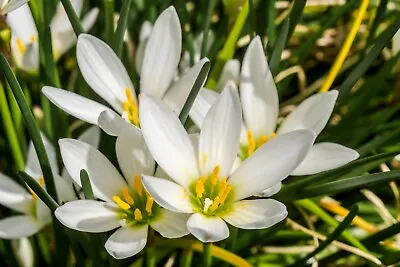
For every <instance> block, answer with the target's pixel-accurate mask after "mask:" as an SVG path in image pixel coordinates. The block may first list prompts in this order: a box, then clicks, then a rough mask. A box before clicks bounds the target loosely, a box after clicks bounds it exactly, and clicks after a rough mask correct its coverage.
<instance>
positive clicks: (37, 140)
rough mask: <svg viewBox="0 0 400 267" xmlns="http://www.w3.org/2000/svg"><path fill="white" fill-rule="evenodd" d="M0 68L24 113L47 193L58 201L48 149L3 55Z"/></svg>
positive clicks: (0, 59) (0, 57)
mask: <svg viewBox="0 0 400 267" xmlns="http://www.w3.org/2000/svg"><path fill="white" fill-rule="evenodd" d="M0 68H1V70H2V72H3V74H4V76H5V77H6V78H7V80H8V83H9V84H10V87H11V89H12V91H13V93H14V96H15V99H16V100H17V103H18V106H19V108H20V110H21V112H22V116H23V118H24V121H25V124H26V127H27V128H28V131H29V134H30V136H31V139H32V142H33V145H34V146H35V149H36V153H37V155H38V158H39V163H40V168H41V169H42V172H43V177H44V180H45V183H46V188H47V191H48V192H49V194H50V196H51V197H52V198H53V199H55V200H56V201H57V192H56V187H55V184H54V178H53V172H52V171H51V167H50V161H49V158H48V156H47V152H46V149H45V148H44V144H43V140H42V137H41V136H40V131H39V127H38V125H37V123H36V121H35V118H34V117H33V114H32V112H31V110H30V109H29V106H28V103H27V102H26V99H25V96H24V94H23V92H22V89H21V86H20V85H19V83H18V81H17V78H16V77H15V75H14V73H13V72H12V70H11V67H10V65H9V64H8V62H7V60H6V58H5V57H4V55H3V54H1V56H0Z"/></svg>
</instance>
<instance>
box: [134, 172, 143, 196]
mask: <svg viewBox="0 0 400 267" xmlns="http://www.w3.org/2000/svg"><path fill="white" fill-rule="evenodd" d="M133 183H134V186H135V190H136V192H137V193H138V195H139V196H142V192H143V187H142V181H141V179H140V175H135V176H134V177H133Z"/></svg>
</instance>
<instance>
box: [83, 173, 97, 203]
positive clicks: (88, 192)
mask: <svg viewBox="0 0 400 267" xmlns="http://www.w3.org/2000/svg"><path fill="white" fill-rule="evenodd" d="M80 176H81V184H82V188H83V193H84V194H85V198H86V199H95V197H94V195H93V190H92V185H91V183H90V179H89V175H88V173H87V171H86V170H84V169H82V170H81V172H80Z"/></svg>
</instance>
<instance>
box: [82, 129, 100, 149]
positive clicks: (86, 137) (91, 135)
mask: <svg viewBox="0 0 400 267" xmlns="http://www.w3.org/2000/svg"><path fill="white" fill-rule="evenodd" d="M100 134H101V132H100V128H99V127H97V126H90V127H89V128H87V129H86V130H85V131H84V132H83V133H82V134H81V135H80V136H78V140H79V141H82V142H85V143H86V144H89V145H91V146H92V147H95V148H98V147H99V143H100Z"/></svg>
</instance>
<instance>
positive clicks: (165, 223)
mask: <svg viewBox="0 0 400 267" xmlns="http://www.w3.org/2000/svg"><path fill="white" fill-rule="evenodd" d="M189 216H190V215H189V214H183V213H176V212H172V211H169V210H166V209H162V212H161V214H160V215H159V218H157V220H156V221H154V222H152V223H150V226H151V227H152V228H153V229H154V230H156V231H157V232H159V233H160V235H162V236H163V237H166V238H178V237H182V236H185V235H187V234H189V230H188V229H187V227H186V222H187V220H188V219H189Z"/></svg>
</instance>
